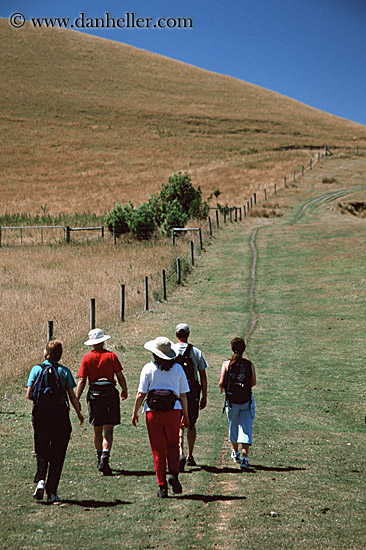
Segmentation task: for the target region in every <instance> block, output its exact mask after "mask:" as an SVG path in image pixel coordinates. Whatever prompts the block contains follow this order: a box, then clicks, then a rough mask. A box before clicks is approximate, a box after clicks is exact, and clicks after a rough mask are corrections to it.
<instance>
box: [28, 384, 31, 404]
mask: <svg viewBox="0 0 366 550" xmlns="http://www.w3.org/2000/svg"><path fill="white" fill-rule="evenodd" d="M31 389H32V387H31V386H27V399H30V400H31V401H32V398H31V396H30V392H31Z"/></svg>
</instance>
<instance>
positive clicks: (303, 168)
mask: <svg viewBox="0 0 366 550" xmlns="http://www.w3.org/2000/svg"><path fill="white" fill-rule="evenodd" d="M304 172H305V166H304V165H302V166H301V175H302V176H303V175H304Z"/></svg>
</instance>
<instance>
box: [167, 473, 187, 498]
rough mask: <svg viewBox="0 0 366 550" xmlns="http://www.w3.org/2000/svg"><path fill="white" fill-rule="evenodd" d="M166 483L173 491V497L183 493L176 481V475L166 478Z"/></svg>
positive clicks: (177, 480) (178, 482)
mask: <svg viewBox="0 0 366 550" xmlns="http://www.w3.org/2000/svg"><path fill="white" fill-rule="evenodd" d="M168 483H169V485H170V486H171V488H172V489H173V493H174V494H175V495H180V494H181V493H182V492H183V489H182V486H181V484H180V481H179V479H178V474H176V475H174V474H171V475H170V476H169V478H168Z"/></svg>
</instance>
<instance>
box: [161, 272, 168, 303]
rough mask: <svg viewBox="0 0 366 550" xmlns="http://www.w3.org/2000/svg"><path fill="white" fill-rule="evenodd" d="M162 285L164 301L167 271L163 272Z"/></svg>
mask: <svg viewBox="0 0 366 550" xmlns="http://www.w3.org/2000/svg"><path fill="white" fill-rule="evenodd" d="M161 283H162V287H163V300H166V299H167V298H166V274H165V269H163V270H162V272H161Z"/></svg>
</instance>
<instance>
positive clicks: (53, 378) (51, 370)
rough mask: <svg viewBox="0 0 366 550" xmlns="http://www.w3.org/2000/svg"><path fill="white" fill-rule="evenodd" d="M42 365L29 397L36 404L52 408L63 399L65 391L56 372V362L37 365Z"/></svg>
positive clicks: (64, 398) (65, 400) (64, 399)
mask: <svg viewBox="0 0 366 550" xmlns="http://www.w3.org/2000/svg"><path fill="white" fill-rule="evenodd" d="M39 366H40V367H42V370H41V372H40V373H39V374H38V376H37V378H36V380H35V382H34V384H33V386H32V388H31V391H30V397H31V399H32V401H33V403H34V405H36V406H42V407H48V408H52V407H53V406H56V405H60V404H62V402H63V401H64V402H65V403H67V399H66V393H65V390H64V388H63V387H62V385H61V381H60V377H59V375H58V372H57V363H56V364H53V363H51V364H49V365H44V364H42V365H39Z"/></svg>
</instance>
